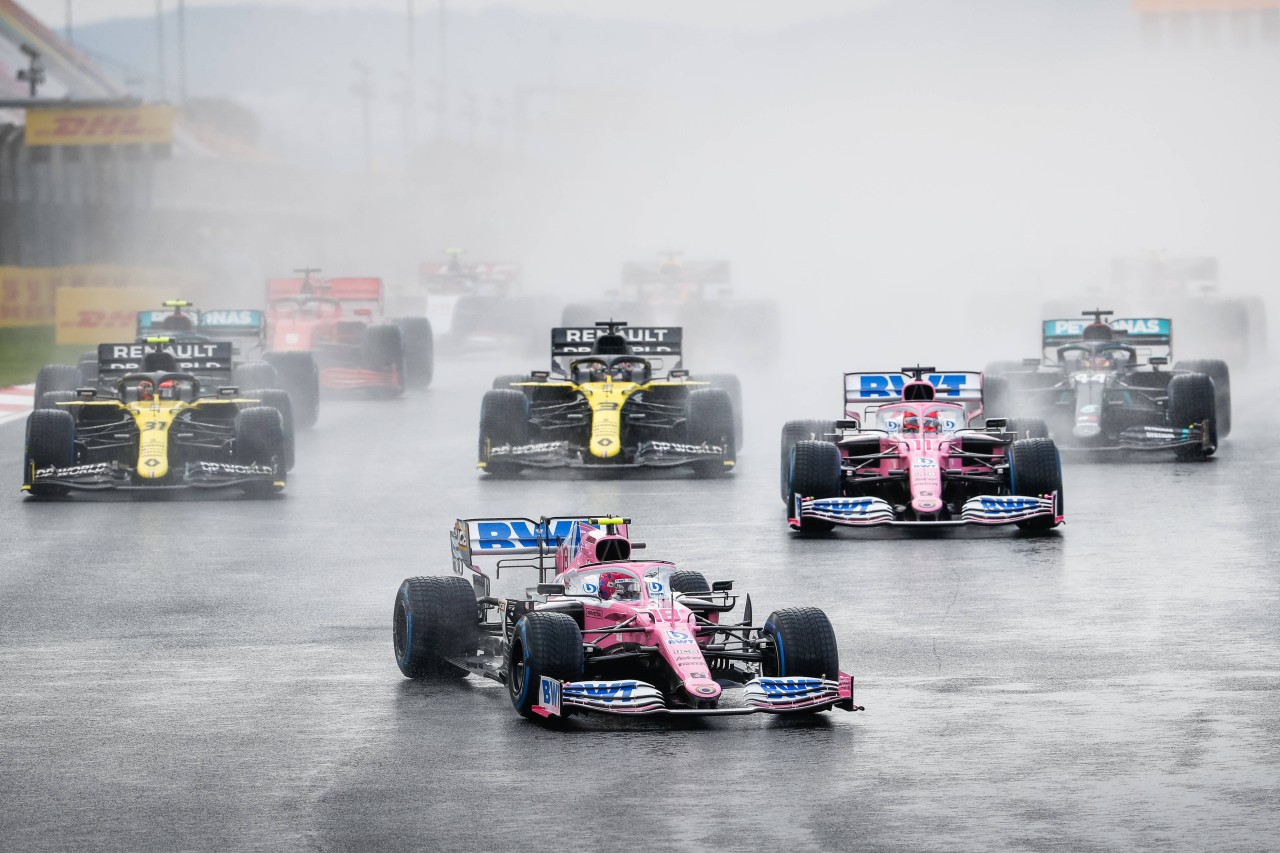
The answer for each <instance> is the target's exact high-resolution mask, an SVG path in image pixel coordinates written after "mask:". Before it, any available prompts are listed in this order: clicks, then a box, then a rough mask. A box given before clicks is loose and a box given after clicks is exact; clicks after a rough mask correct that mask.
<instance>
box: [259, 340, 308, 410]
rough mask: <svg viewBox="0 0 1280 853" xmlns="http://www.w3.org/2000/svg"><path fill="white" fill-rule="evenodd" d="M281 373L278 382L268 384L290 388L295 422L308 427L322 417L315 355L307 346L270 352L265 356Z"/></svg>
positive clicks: (277, 371) (278, 374) (271, 386)
mask: <svg viewBox="0 0 1280 853" xmlns="http://www.w3.org/2000/svg"><path fill="white" fill-rule="evenodd" d="M263 357H264V358H265V359H266V360H267V363H268V364H270V365H271V366H272V367H274V368H275V370H276V375H277V376H279V377H280V382H279V384H275V383H272V384H269V385H265V386H255V387H265V388H277V387H278V388H283V389H284V390H285V391H288V392H289V401H290V402H291V403H292V404H293V425H294V427H295V428H297V429H309V428H311V427H313V426H315V425H316V421H318V420H319V419H320V368H319V366H318V365H317V364H316V358H315V356H314V355H312V354H311V353H309V352H306V351H304V350H285V351H283V352H269V353H267V354H266V355H265V356H263Z"/></svg>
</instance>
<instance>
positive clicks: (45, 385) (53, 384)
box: [33, 364, 83, 403]
mask: <svg viewBox="0 0 1280 853" xmlns="http://www.w3.org/2000/svg"><path fill="white" fill-rule="evenodd" d="M82 381H83V377H82V376H81V375H80V367H79V366H78V365H71V364H46V365H45V366H44V367H42V368H40V372H39V373H37V374H36V390H35V395H34V398H33V402H37V403H38V402H39V401H40V397H41V396H43V395H44V394H46V393H48V392H49V391H74V390H76V389H77V388H79V387H80V384H81V382H82Z"/></svg>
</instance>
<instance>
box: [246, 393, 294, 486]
mask: <svg viewBox="0 0 1280 853" xmlns="http://www.w3.org/2000/svg"><path fill="white" fill-rule="evenodd" d="M241 393H242V394H244V396H245V397H247V398H249V399H251V400H257V401H258V403H259V404H260V405H263V406H269V407H271V408H273V409H275V410H276V411H277V412H279V413H280V424H281V429H282V430H283V433H284V470H286V471H292V470H293V463H294V453H295V442H294V435H293V430H294V426H295V422H294V419H293V400H292V398H291V397H290V396H289V394H288V393H287V392H285V391H281V390H279V389H277V388H271V389H257V390H253V391H243V392H241Z"/></svg>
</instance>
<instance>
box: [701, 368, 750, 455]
mask: <svg viewBox="0 0 1280 853" xmlns="http://www.w3.org/2000/svg"><path fill="white" fill-rule="evenodd" d="M699 379H700V380H701V381H703V382H710V383H711V387H712V388H720V389H723V390H724V391H725V393H727V394H728V395H729V399H731V400H732V401H733V449H734V450H735V451H740V450H742V380H741V379H739V378H738V377H737V376H736V375H734V374H732V373H709V374H707V375H706V376H702V377H699Z"/></svg>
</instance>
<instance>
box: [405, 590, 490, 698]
mask: <svg viewBox="0 0 1280 853" xmlns="http://www.w3.org/2000/svg"><path fill="white" fill-rule="evenodd" d="M478 618H479V611H478V609H477V607H476V596H475V591H474V590H473V589H472V588H471V584H469V583H467V581H466V579H465V578H460V577H455V576H445V577H430V578H406V579H405V581H404V583H402V584H400V590H399V592H397V593H396V603H395V606H394V608H393V609H392V614H391V639H392V646H393V648H394V650H395V655H396V665H397V666H399V667H400V671H401V672H402V673H404V675H405V677H406V678H423V677H425V676H430V675H465V674H466V671H465V670H463V669H460V668H458V667H456V666H454V665H453V664H450V663H447V662H446V660H447V659H448V658H456V657H464V656H466V655H471V654H474V653H475V651H476V626H477V624H478Z"/></svg>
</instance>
